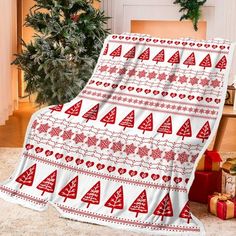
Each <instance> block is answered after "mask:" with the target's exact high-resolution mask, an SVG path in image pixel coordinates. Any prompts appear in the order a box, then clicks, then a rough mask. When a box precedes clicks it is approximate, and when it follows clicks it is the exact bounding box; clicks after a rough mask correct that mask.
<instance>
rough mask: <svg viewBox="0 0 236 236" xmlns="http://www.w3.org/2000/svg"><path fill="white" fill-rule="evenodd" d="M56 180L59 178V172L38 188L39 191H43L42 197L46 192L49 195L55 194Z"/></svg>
mask: <svg viewBox="0 0 236 236" xmlns="http://www.w3.org/2000/svg"><path fill="white" fill-rule="evenodd" d="M56 178H57V171H56V170H55V171H53V172H52V173H51V174H50V175H49V176H48V177H46V178H45V179H44V180H43V181H42V182H41V183H40V184H39V185H38V186H37V189H39V190H42V191H43V192H42V194H41V196H43V194H44V193H45V192H48V193H53V192H54V189H55V184H56Z"/></svg>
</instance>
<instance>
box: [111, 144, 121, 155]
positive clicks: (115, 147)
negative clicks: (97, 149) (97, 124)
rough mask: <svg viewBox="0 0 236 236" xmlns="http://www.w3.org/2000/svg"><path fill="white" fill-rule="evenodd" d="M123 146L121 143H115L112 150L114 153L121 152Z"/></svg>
mask: <svg viewBox="0 0 236 236" xmlns="http://www.w3.org/2000/svg"><path fill="white" fill-rule="evenodd" d="M122 146H123V144H122V143H121V142H120V141H119V142H114V143H113V145H112V147H111V149H112V150H113V152H114V153H116V152H119V151H121V150H122Z"/></svg>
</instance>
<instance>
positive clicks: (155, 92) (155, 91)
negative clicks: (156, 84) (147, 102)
mask: <svg viewBox="0 0 236 236" xmlns="http://www.w3.org/2000/svg"><path fill="white" fill-rule="evenodd" d="M152 93H153V94H154V95H157V94H159V93H160V92H159V91H157V90H153V92H152Z"/></svg>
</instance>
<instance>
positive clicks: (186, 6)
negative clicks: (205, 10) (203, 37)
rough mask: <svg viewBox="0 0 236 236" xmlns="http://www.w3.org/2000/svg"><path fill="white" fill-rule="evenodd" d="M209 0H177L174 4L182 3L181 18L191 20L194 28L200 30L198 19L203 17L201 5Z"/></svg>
mask: <svg viewBox="0 0 236 236" xmlns="http://www.w3.org/2000/svg"><path fill="white" fill-rule="evenodd" d="M206 1H207V0H200V1H199V0H175V1H174V4H179V5H180V7H181V8H180V10H179V12H183V15H182V16H181V18H180V20H187V19H189V20H191V21H192V22H193V27H194V30H195V31H197V30H198V21H199V19H200V17H201V7H202V6H203V5H204V4H205V2H206Z"/></svg>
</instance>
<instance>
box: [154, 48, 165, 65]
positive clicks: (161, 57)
mask: <svg viewBox="0 0 236 236" xmlns="http://www.w3.org/2000/svg"><path fill="white" fill-rule="evenodd" d="M152 60H153V61H156V64H157V63H158V62H164V61H165V50H164V49H162V50H161V51H160V52H159V53H158V54H157V55H156V56H155V57H154V58H153V59H152Z"/></svg>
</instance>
